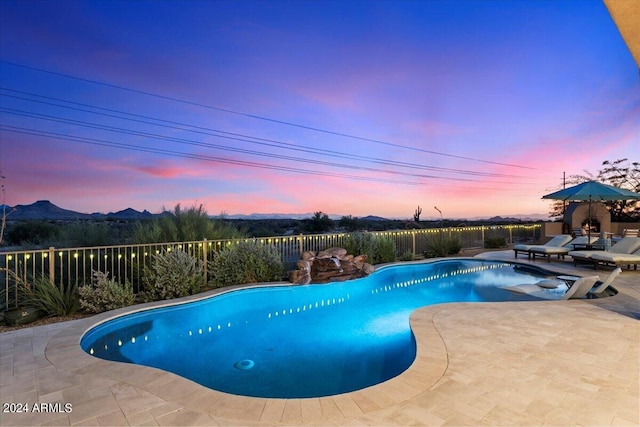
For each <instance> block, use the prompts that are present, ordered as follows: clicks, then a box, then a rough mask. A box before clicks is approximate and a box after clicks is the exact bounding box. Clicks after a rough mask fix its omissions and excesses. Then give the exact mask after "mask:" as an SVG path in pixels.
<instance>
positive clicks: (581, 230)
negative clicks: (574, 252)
mask: <svg viewBox="0 0 640 427" xmlns="http://www.w3.org/2000/svg"><path fill="white" fill-rule="evenodd" d="M571 234H572V235H573V237H580V236H585V235H586V234H587V233H586V232H585V230H584V228H582V227H578V228H574V229H573V230H571Z"/></svg>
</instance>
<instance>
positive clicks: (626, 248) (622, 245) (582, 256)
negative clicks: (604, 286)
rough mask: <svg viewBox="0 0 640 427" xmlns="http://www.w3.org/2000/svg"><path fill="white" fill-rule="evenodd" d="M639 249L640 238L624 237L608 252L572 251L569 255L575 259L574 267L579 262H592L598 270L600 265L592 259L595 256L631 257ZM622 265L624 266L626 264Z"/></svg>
mask: <svg viewBox="0 0 640 427" xmlns="http://www.w3.org/2000/svg"><path fill="white" fill-rule="evenodd" d="M638 249H640V237H623V238H622V239H621V240H620V241H618V242H617V243H616V244H615V245H613V246H611V249H609V250H608V251H603V250H590V251H570V252H569V253H568V255H569V256H570V257H571V258H573V265H577V264H578V262H590V263H593V267H594V268H595V269H597V268H598V263H597V261H595V260H593V259H592V258H593V255H595V254H598V256H599V257H600V256H603V255H604V254H619V255H631V254H633V253H634V252H635V251H637V250H638ZM603 261H604V260H603ZM621 264H622V265H624V263H621Z"/></svg>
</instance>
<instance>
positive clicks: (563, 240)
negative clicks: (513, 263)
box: [513, 234, 573, 259]
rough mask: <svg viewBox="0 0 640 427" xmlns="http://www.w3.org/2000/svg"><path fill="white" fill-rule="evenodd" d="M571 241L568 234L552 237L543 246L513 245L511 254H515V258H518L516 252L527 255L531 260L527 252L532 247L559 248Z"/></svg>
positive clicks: (529, 253) (571, 238)
mask: <svg viewBox="0 0 640 427" xmlns="http://www.w3.org/2000/svg"><path fill="white" fill-rule="evenodd" d="M571 240H573V237H571V235H569V234H559V235H557V236H554V237H553V238H552V239H551V240H549V241H548V242H547V243H545V244H544V245H515V246H514V247H513V252H514V254H515V257H516V258H518V252H523V253H526V254H527V257H528V258H529V259H531V252H529V249H530V248H532V247H534V246H538V247H541V246H544V247H547V248H549V247H555V248H560V247H562V246H564V245H566V244H567V243H569V242H570V241H571Z"/></svg>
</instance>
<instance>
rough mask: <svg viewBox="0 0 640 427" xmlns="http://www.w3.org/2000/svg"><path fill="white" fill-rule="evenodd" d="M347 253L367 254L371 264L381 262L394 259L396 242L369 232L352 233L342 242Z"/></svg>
mask: <svg viewBox="0 0 640 427" xmlns="http://www.w3.org/2000/svg"><path fill="white" fill-rule="evenodd" d="M344 248H345V249H346V250H347V253H348V254H352V255H355V256H358V255H367V257H368V262H370V263H371V264H381V263H385V262H393V261H395V260H396V244H395V242H394V241H393V240H391V239H389V238H387V237H380V236H375V235H373V234H371V233H352V234H350V235H349V236H348V237H347V239H346V240H345V243H344Z"/></svg>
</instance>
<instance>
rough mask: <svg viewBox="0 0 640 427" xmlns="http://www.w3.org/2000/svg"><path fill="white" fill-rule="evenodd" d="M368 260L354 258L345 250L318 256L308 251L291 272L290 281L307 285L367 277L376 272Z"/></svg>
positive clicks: (321, 253) (335, 249) (336, 249)
mask: <svg viewBox="0 0 640 427" xmlns="http://www.w3.org/2000/svg"><path fill="white" fill-rule="evenodd" d="M366 260H367V256H366V255H358V256H356V257H354V256H353V255H350V254H347V250H346V249H344V248H329V249H326V250H324V251H320V252H318V253H317V254H315V253H314V252H311V251H307V252H304V253H303V254H302V259H300V260H298V262H297V263H296V268H297V270H294V271H290V272H289V281H290V282H292V283H294V284H299V285H306V284H309V283H327V282H335V281H344V280H350V279H357V278H360V277H365V276H367V275H369V274H371V273H372V272H373V271H374V267H373V266H372V265H371V264H368V263H367V262H366Z"/></svg>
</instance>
